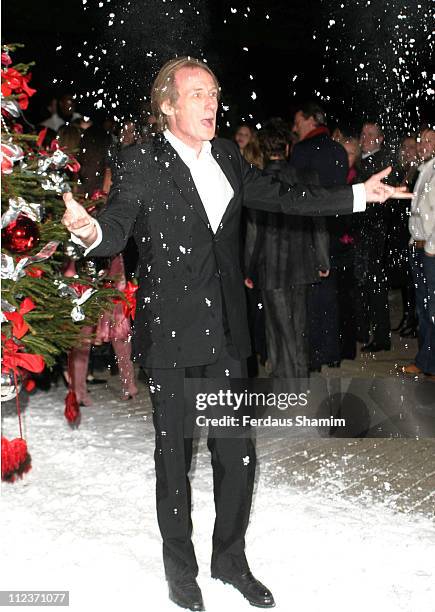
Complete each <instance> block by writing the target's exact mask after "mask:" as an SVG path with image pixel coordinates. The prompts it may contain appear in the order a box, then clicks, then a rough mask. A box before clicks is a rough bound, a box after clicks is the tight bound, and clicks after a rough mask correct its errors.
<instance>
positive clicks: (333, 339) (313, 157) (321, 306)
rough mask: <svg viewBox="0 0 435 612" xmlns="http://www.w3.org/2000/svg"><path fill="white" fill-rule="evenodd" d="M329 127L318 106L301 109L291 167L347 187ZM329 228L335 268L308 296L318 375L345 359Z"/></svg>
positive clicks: (332, 222) (343, 161)
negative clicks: (312, 172)
mask: <svg viewBox="0 0 435 612" xmlns="http://www.w3.org/2000/svg"><path fill="white" fill-rule="evenodd" d="M326 123H327V122H326V114H325V112H324V110H323V108H322V107H321V106H319V105H318V104H317V103H316V102H307V103H306V104H304V105H302V106H301V108H300V109H299V110H298V111H297V112H296V114H295V118H294V127H293V129H294V131H295V132H296V133H297V135H298V137H299V141H298V142H297V143H296V144H295V146H294V147H293V151H292V154H291V157H290V163H291V165H292V166H294V167H295V168H296V169H297V170H314V171H315V172H317V174H318V177H319V184H320V185H323V186H324V187H331V186H332V185H346V177H347V173H348V170H349V168H348V161H347V153H346V151H345V149H344V147H343V146H342V145H341V144H339V143H338V142H335V140H332V138H331V136H330V134H329V129H328V127H327V125H326ZM339 221H340V220H339ZM326 227H327V230H328V232H329V234H330V255H331V264H333V265H332V266H331V269H330V273H329V274H328V276H325V277H324V278H323V279H322V281H321V282H320V283H317V284H315V285H312V286H311V288H310V291H309V294H308V306H309V315H308V320H309V339H310V366H311V369H312V370H319V371H320V369H321V367H322V365H335V366H337V365H339V364H340V362H341V357H342V355H341V339H340V319H342V315H343V314H344V313H340V312H339V299H338V297H339V289H340V287H339V274H338V270H337V269H336V266H335V265H334V263H335V262H334V255H335V253H334V247H335V240H334V237H335V235H336V233H337V230H338V228H337V227H336V219H335V218H328V219H326Z"/></svg>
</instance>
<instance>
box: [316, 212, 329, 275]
mask: <svg viewBox="0 0 435 612" xmlns="http://www.w3.org/2000/svg"><path fill="white" fill-rule="evenodd" d="M312 221H313V245H314V249H315V253H316V263H317V269H318V270H322V271H325V270H329V269H330V267H331V262H330V260H329V232H328V230H327V229H326V222H325V219H322V218H321V217H319V218H315V219H313V220H312Z"/></svg>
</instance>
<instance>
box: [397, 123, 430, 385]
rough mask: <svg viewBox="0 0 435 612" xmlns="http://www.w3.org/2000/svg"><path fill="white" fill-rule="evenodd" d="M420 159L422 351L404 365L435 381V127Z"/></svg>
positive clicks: (416, 242) (416, 228)
mask: <svg viewBox="0 0 435 612" xmlns="http://www.w3.org/2000/svg"><path fill="white" fill-rule="evenodd" d="M417 152H418V157H419V159H420V161H421V162H422V163H421V165H420V166H419V168H418V170H419V175H418V179H417V182H416V184H415V188H414V197H413V199H412V202H411V216H410V218H409V231H410V233H411V240H410V253H411V255H410V258H411V267H412V274H413V277H414V283H415V300H416V310H417V317H418V352H417V355H416V357H415V361H414V363H410V364H409V365H407V366H404V368H403V372H404V373H405V374H408V375H411V376H421V375H425V376H426V378H427V379H429V380H432V381H435V130H433V129H430V128H428V129H425V130H423V131H422V132H421V134H420V137H419V139H418V142H417Z"/></svg>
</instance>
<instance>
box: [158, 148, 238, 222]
mask: <svg viewBox="0 0 435 612" xmlns="http://www.w3.org/2000/svg"><path fill="white" fill-rule="evenodd" d="M218 143H219V141H216V140H214V141H212V149H211V152H212V155H213V157H214V159H215V160H216V161H217V163H218V164H219V166H220V168H221V170H222V172H223V173H224V174H225V176H226V178H227V179H228V181H229V183H230V185H231V187H232V188H233V191H234V196H233V197H232V199H231V200H230V201H229V202H228V206H227V208H226V210H225V212H224V215H223V217H222V220H221V224H220V226H219V229H218V231H217V232H216V233H219V232H220V230H221V227H222V225H223V224H224V222H225V221H226V219H227V218H228V216H229V215H230V213H231V210H232V208H233V206H234V205H235V203H236V201H237V196H238V194H239V192H240V181H239V180H238V178H237V175H236V172H235V169H234V163H235V160H233V159H232V158H231V156H230V155H229V154H228V153H227V152H226V151H222V150H221V149H220V147H219V144H218ZM155 148H156V157H157V159H158V160H159V163H160V164H161V165H162V166H163V167H164V169H165V170H166V171H167V172H169V173H170V174H171V176H172V178H173V180H174V182H175V184H176V185H177V187H178V188H179V190H180V194H181V196H182V197H183V198H184V200H186V202H187V203H188V204H189V205H190V206H192V207H193V208H194V209H195V210H196V212H197V213H198V214H199V216H200V217H201V219H202V220H203V221H204V223H205V224H206V225H207V227H209V228H210V223H209V220H208V217H207V213H206V211H205V208H204V204H203V203H202V200H201V198H200V197H199V193H198V191H197V189H196V187H195V183H194V181H193V178H192V175H191V173H190V170H189V168H188V167H187V166H186V164H185V163H184V162H183V160H182V159H181V157H180V156H179V155H178V153H177V152H176V151H175V149H174V148H173V147H172V146H171V145H170V144H169V142H168V141H167V140H166V138H164V137H163V136H162V137H156V139H155Z"/></svg>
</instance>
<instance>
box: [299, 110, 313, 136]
mask: <svg viewBox="0 0 435 612" xmlns="http://www.w3.org/2000/svg"><path fill="white" fill-rule="evenodd" d="M315 128H316V122H315V121H314V117H308V118H307V117H304V114H303V112H302V111H298V112H297V113H296V115H295V118H294V122H293V131H294V132H296V134H297V135H298V138H299V140H302V139H303V138H305V136H306V135H307V134H308V133H309V132H311V131H312V130H314V129H315Z"/></svg>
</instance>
